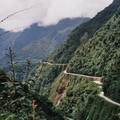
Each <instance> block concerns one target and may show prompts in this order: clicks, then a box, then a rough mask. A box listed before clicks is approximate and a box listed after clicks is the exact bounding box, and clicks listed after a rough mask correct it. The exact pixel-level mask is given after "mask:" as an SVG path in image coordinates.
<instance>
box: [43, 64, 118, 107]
mask: <svg viewBox="0 0 120 120" xmlns="http://www.w3.org/2000/svg"><path fill="white" fill-rule="evenodd" d="M42 63H44V64H48V65H67V64H61V63H50V62H42ZM63 73H64V74H67V75H74V76H80V77H81V76H82V77H86V78H92V79H93V82H94V83H96V84H98V85H99V87H100V88H102V82H101V79H102V77H97V76H89V75H83V74H76V73H68V72H67V70H64V71H63ZM98 96H99V97H101V98H103V99H104V100H105V101H107V102H109V103H111V104H114V105H117V106H119V107H120V103H118V102H115V101H113V100H111V99H110V98H108V97H106V96H105V95H104V92H103V91H101V92H100V94H99V95H98Z"/></svg>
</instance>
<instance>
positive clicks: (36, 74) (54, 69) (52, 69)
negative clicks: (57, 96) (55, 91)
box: [30, 63, 66, 95]
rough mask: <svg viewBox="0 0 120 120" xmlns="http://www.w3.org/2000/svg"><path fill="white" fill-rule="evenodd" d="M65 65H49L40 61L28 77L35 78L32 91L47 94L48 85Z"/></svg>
mask: <svg viewBox="0 0 120 120" xmlns="http://www.w3.org/2000/svg"><path fill="white" fill-rule="evenodd" d="M65 67H66V65H49V64H47V63H41V65H40V66H39V67H37V68H36V70H35V71H33V72H31V76H32V77H30V79H32V80H35V84H34V88H32V89H33V90H34V91H36V92H37V94H46V95H48V94H49V87H50V85H51V83H52V82H53V81H54V79H55V78H56V77H57V76H58V75H59V74H60V73H61V71H63V70H64V69H65Z"/></svg>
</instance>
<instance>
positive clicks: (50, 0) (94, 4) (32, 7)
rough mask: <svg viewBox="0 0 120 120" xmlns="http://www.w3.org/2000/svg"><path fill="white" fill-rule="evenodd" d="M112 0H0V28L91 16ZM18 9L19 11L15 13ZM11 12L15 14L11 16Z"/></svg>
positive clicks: (47, 23) (8, 28)
mask: <svg viewBox="0 0 120 120" xmlns="http://www.w3.org/2000/svg"><path fill="white" fill-rule="evenodd" d="M112 1H113V0H0V21H1V22H0V28H3V29H5V30H10V29H13V28H17V27H22V26H30V25H31V24H33V23H35V22H42V23H43V25H50V24H56V23H57V22H58V21H59V20H61V19H63V18H68V17H70V18H73V17H81V16H85V17H93V16H95V15H96V14H97V12H99V11H101V10H102V9H104V8H105V7H106V6H108V5H109V4H110V3H112ZM25 9H27V10H25ZM20 10H24V11H20ZM18 11H19V13H16V12H18ZM13 13H15V14H14V15H12V16H11V14H13ZM9 15H10V16H9ZM8 16H9V17H8ZM6 17H8V18H7V19H5V18H6ZM4 19H5V20H4ZM2 20H4V21H2Z"/></svg>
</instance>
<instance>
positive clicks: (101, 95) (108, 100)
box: [99, 91, 120, 107]
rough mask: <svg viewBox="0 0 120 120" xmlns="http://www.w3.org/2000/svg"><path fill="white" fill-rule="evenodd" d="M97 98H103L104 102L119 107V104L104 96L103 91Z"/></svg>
mask: <svg viewBox="0 0 120 120" xmlns="http://www.w3.org/2000/svg"><path fill="white" fill-rule="evenodd" d="M99 96H100V97H101V98H103V99H104V100H106V101H107V102H110V103H112V104H114V105H117V106H119V107H120V104H119V103H117V102H115V101H113V100H111V99H109V98H108V97H106V96H104V92H103V91H102V92H100V94H99Z"/></svg>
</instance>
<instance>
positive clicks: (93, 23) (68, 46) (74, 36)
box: [47, 0, 120, 63]
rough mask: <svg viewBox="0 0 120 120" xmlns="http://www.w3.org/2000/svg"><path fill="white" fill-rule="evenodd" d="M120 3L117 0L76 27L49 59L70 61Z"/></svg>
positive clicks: (60, 61) (52, 60)
mask: <svg viewBox="0 0 120 120" xmlns="http://www.w3.org/2000/svg"><path fill="white" fill-rule="evenodd" d="M119 5H120V1H119V0H115V1H114V2H113V3H112V4H111V5H110V6H109V7H106V8H105V9H104V10H103V11H101V12H99V13H98V14H97V15H96V16H95V17H94V18H93V19H91V20H90V21H88V22H86V23H83V24H82V25H80V26H78V27H77V28H76V29H74V30H73V31H72V33H71V34H70V35H69V36H68V38H67V40H66V41H65V43H64V44H62V45H61V47H59V49H57V50H56V51H54V52H53V53H52V54H51V55H50V56H48V59H47V61H48V60H49V61H51V62H54V61H55V62H59V63H63V62H64V63H68V61H69V60H70V59H71V57H72V56H73V55H74V52H75V51H76V49H77V48H78V47H79V45H81V44H82V43H85V42H86V41H87V40H88V39H89V38H91V37H92V36H93V35H94V33H95V32H96V30H98V29H99V28H100V27H102V26H103V25H104V24H105V23H106V22H107V21H108V20H109V19H110V18H111V17H112V15H113V14H114V13H115V11H116V10H117V8H118V7H119ZM86 34H87V36H86ZM85 36H86V37H85Z"/></svg>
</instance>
